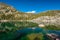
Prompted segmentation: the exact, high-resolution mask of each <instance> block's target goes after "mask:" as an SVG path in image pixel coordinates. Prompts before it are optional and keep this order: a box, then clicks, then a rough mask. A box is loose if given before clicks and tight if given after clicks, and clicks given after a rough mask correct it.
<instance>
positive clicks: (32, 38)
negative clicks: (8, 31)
mask: <svg viewBox="0 0 60 40" xmlns="http://www.w3.org/2000/svg"><path fill="white" fill-rule="evenodd" d="M25 39H26V40H43V34H41V33H32V34H28V35H27V36H25V37H22V38H21V39H20V40H25Z"/></svg>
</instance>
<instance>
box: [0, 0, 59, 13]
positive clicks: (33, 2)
mask: <svg viewBox="0 0 60 40" xmlns="http://www.w3.org/2000/svg"><path fill="white" fill-rule="evenodd" d="M0 2H3V3H6V4H9V5H11V6H13V7H14V8H16V9H17V10H18V11H22V12H36V13H38V12H43V11H47V10H60V0H0Z"/></svg>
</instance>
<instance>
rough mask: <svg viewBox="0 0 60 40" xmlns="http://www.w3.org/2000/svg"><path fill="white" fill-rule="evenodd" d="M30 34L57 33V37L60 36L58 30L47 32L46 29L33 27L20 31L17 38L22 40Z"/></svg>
mask: <svg viewBox="0 0 60 40" xmlns="http://www.w3.org/2000/svg"><path fill="white" fill-rule="evenodd" d="M30 33H42V34H44V35H45V34H47V33H55V34H57V35H60V31H56V30H45V29H42V28H39V27H35V28H34V27H33V28H24V29H22V30H18V31H17V36H16V38H17V39H18V38H21V37H23V36H26V35H27V34H30Z"/></svg>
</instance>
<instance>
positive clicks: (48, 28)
mask: <svg viewBox="0 0 60 40" xmlns="http://www.w3.org/2000/svg"><path fill="white" fill-rule="evenodd" d="M44 29H46V30H60V27H59V26H55V25H46V26H45V27H44Z"/></svg>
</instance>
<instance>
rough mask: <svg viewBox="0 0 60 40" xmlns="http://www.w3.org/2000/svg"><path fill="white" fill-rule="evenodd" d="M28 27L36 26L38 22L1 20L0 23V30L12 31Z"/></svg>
mask: <svg viewBox="0 0 60 40" xmlns="http://www.w3.org/2000/svg"><path fill="white" fill-rule="evenodd" d="M28 27H38V24H36V23H32V22H26V21H23V22H2V23H0V30H4V31H5V30H6V31H12V30H20V29H23V28H28Z"/></svg>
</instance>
